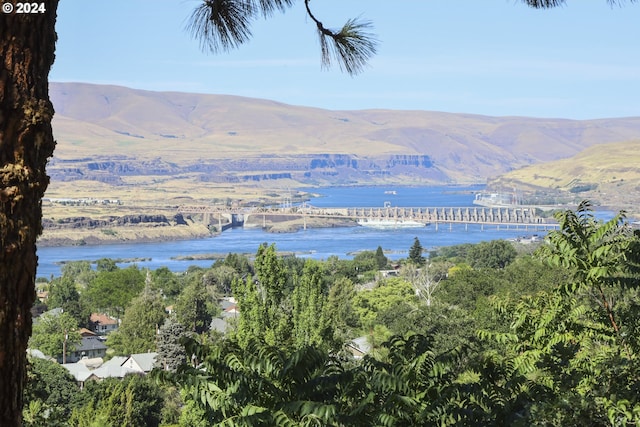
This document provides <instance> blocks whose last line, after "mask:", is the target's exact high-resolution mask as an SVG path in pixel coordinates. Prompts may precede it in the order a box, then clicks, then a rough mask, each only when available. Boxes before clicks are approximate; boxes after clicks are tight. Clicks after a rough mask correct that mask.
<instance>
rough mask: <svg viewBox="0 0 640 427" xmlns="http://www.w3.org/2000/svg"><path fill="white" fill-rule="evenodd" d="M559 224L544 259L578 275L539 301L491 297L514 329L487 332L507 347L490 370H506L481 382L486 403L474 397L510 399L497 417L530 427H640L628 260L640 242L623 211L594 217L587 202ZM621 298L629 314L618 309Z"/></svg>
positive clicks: (633, 288) (632, 277) (490, 358)
mask: <svg viewBox="0 0 640 427" xmlns="http://www.w3.org/2000/svg"><path fill="white" fill-rule="evenodd" d="M557 218H558V220H559V222H560V229H559V230H558V231H556V232H553V233H550V235H549V239H548V240H549V245H548V246H545V247H543V248H541V250H540V255H541V256H542V257H543V258H544V259H545V260H547V261H548V262H550V263H551V264H553V265H556V266H564V268H566V269H568V271H569V272H570V273H571V277H570V278H569V280H568V281H567V282H565V283H564V284H562V285H560V286H556V287H554V288H553V289H551V290H548V291H541V292H539V293H536V294H535V295H525V296H520V297H519V298H518V299H515V298H512V297H509V296H502V297H493V298H492V300H493V305H494V307H495V309H496V312H497V313H498V314H499V315H500V316H501V319H502V321H501V323H503V324H506V325H509V330H507V331H496V330H493V331H490V330H484V331H482V332H481V334H480V336H481V337H482V338H485V339H491V340H493V341H494V342H495V343H496V344H497V345H499V346H500V347H499V348H500V350H499V351H494V352H491V353H489V354H487V359H486V361H487V362H488V363H485V364H484V366H485V368H490V371H491V372H493V373H496V372H497V371H499V372H500V375H499V376H500V378H501V379H500V381H498V382H496V381H495V378H496V376H495V375H493V374H491V376H490V377H487V378H481V380H480V382H479V383H478V384H480V385H481V386H480V393H481V394H482V395H483V397H480V396H476V397H475V398H474V399H475V400H476V401H480V400H485V401H487V400H488V398H489V397H490V398H491V399H492V400H493V401H500V402H503V403H505V404H504V405H503V406H501V407H498V408H493V410H492V412H493V413H492V414H491V415H492V416H496V414H498V413H500V412H502V415H501V416H502V417H507V416H509V415H510V416H512V417H513V415H514V414H516V413H517V414H518V417H519V418H520V419H521V420H522V422H523V423H525V424H529V423H531V422H533V421H535V422H536V423H539V424H546V425H550V424H555V425H579V424H588V425H628V424H634V423H637V422H639V421H640V403H639V402H638V396H637V390H638V387H640V380H639V379H638V378H640V376H639V375H638V374H639V373H640V364H639V363H638V354H637V348H638V346H637V344H636V343H635V342H634V341H635V337H633V336H630V335H632V334H633V332H635V330H636V329H635V328H636V325H637V324H638V321H639V320H640V318H639V316H640V313H639V312H638V311H637V304H635V303H631V304H629V303H630V302H631V301H633V300H634V299H635V298H636V297H637V283H638V282H637V278H636V277H637V276H636V273H635V262H631V265H630V263H629V260H635V259H637V257H638V253H637V252H636V250H637V249H636V248H637V247H638V246H636V242H637V239H638V236H636V235H635V234H631V233H630V231H629V230H628V228H627V227H626V226H625V224H624V223H623V221H622V218H623V214H619V215H617V216H615V217H614V218H612V219H611V220H610V221H607V222H602V221H597V220H595V218H594V217H593V215H592V214H591V211H590V208H589V204H588V203H582V204H581V205H580V206H579V207H578V209H577V210H576V211H575V212H574V211H565V212H562V213H560V214H559V215H558V217H557ZM612 296H615V297H616V298H611V297H612ZM617 299H619V300H621V301H623V304H622V305H623V306H625V307H624V309H622V310H618V309H617V308H616V307H615V306H614V305H613V304H612V302H613V301H614V300H617ZM627 304H628V305H627ZM634 312H635V313H634ZM618 314H623V315H620V316H618ZM621 319H624V321H621ZM630 333H631V334H630ZM483 369H484V368H483ZM487 374H489V369H487ZM490 378H493V379H490ZM498 387H500V392H499V393H500V394H501V395H502V396H501V397H500V398H499V399H497V398H496V396H495V392H496V391H498Z"/></svg>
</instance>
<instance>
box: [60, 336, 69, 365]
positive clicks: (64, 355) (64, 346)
mask: <svg viewBox="0 0 640 427" xmlns="http://www.w3.org/2000/svg"><path fill="white" fill-rule="evenodd" d="M68 339H69V334H68V333H67V331H66V330H65V331H64V340H63V341H62V364H63V365H64V364H65V363H67V340H68Z"/></svg>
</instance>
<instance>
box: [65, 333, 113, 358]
mask: <svg viewBox="0 0 640 427" xmlns="http://www.w3.org/2000/svg"><path fill="white" fill-rule="evenodd" d="M106 354H107V346H106V345H104V343H103V342H102V340H100V339H99V338H98V337H97V336H83V337H82V341H80V344H79V345H78V346H77V347H76V348H75V349H74V350H73V351H71V352H69V354H68V355H67V361H69V362H77V361H78V360H80V359H83V358H88V359H92V358H95V357H104V356H106Z"/></svg>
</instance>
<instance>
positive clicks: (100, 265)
mask: <svg viewBox="0 0 640 427" xmlns="http://www.w3.org/2000/svg"><path fill="white" fill-rule="evenodd" d="M117 269H118V266H117V265H116V262H115V261H114V260H112V259H111V258H100V259H99V260H98V261H96V270H98V271H99V272H100V271H116V270H117Z"/></svg>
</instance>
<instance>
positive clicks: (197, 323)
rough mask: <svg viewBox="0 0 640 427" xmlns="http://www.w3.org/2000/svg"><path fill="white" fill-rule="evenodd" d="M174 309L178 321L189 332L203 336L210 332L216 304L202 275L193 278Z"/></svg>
mask: <svg viewBox="0 0 640 427" xmlns="http://www.w3.org/2000/svg"><path fill="white" fill-rule="evenodd" d="M174 309H175V314H176V319H177V321H178V322H179V323H181V324H182V325H184V327H185V328H188V330H189V331H191V332H195V333H197V334H201V333H204V332H207V331H208V330H209V328H210V326H211V319H213V316H214V315H215V313H216V303H215V300H214V298H213V296H212V295H211V294H210V293H209V292H208V291H207V289H206V287H205V286H204V283H203V275H202V274H198V275H196V276H193V277H192V280H191V283H190V284H189V285H187V286H186V287H185V288H184V289H183V290H182V292H181V293H180V295H179V296H178V298H177V300H176V303H175V305H174Z"/></svg>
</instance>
